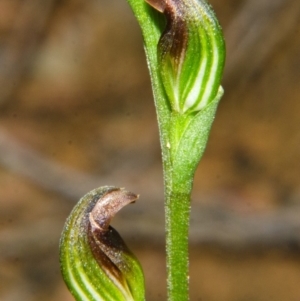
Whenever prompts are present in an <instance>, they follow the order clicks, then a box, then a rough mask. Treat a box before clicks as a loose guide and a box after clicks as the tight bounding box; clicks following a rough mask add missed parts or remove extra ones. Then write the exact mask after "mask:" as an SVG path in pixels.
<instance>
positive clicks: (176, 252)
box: [165, 171, 191, 301]
mask: <svg viewBox="0 0 300 301" xmlns="http://www.w3.org/2000/svg"><path fill="white" fill-rule="evenodd" d="M167 172H168V171H167ZM174 172H176V171H174ZM173 175H174V174H171V175H170V176H171V178H173V180H174V178H176V176H175V177H174V176H173ZM179 184H181V183H176V181H172V186H171V187H170V189H169V190H167V191H166V202H165V214H166V231H167V240H166V249H167V274H168V279H167V282H168V300H172V301H183V300H188V299H189V298H188V295H189V255H188V232H189V217H190V193H191V185H190V184H189V183H188V184H187V185H185V187H182V185H180V186H181V189H178V188H177V187H179Z"/></svg>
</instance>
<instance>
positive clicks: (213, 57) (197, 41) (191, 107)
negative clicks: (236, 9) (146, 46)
mask: <svg viewBox="0 0 300 301" xmlns="http://www.w3.org/2000/svg"><path fill="white" fill-rule="evenodd" d="M146 1H147V2H148V3H149V4H150V5H151V6H152V7H153V8H155V9H156V10H158V11H160V12H162V13H163V14H164V15H165V17H166V28H165V30H164V32H163V34H162V36H161V38H160V40H159V43H158V68H159V73H160V77H161V81H162V83H163V86H164V89H165V92H166V94H167V97H168V98H169V101H170V103H171V107H172V109H173V110H175V111H177V112H180V113H185V112H195V111H199V110H201V109H202V108H203V107H204V106H206V105H207V104H208V103H209V102H211V101H212V100H213V99H214V98H215V97H216V96H217V93H218V90H219V88H220V81H221V77H222V73H223V68H224V61H225V43H224V39H223V34H222V30H221V27H220V25H219V23H218V21H217V18H216V17H215V14H214V12H213V10H212V8H211V7H210V6H209V5H208V4H207V3H206V2H205V1H204V0H146Z"/></svg>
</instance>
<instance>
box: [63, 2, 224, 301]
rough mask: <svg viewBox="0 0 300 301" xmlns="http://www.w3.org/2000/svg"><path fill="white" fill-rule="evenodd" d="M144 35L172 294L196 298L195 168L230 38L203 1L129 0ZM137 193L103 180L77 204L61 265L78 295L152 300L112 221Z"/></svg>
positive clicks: (183, 299) (181, 300)
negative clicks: (192, 238)
mask: <svg viewBox="0 0 300 301" xmlns="http://www.w3.org/2000/svg"><path fill="white" fill-rule="evenodd" d="M128 3H129V4H130V6H131V8H132V10H133V13H134V15H135V16H136V18H137V20H138V22H139V25H140V27H141V30H142V35H143V38H144V46H145V52H146V57H147V62H148V67H149V71H150V77H151V82H152V88H153V94H154V100H155V106H156V111H157V119H158V125H159V133H160V142H161V149H162V161H163V169H164V185H165V219H166V251H167V291H168V300H169V301H187V300H188V299H189V289H188V288H189V273H188V231H189V216H190V208H191V207H190V198H191V191H192V185H193V179H194V174H195V170H196V168H197V166H198V163H199V161H200V159H201V157H202V155H203V152H204V149H205V146H206V143H207V139H208V135H209V132H210V128H211V125H212V122H213V120H214V117H215V112H216V109H217V105H218V103H219V100H220V98H221V96H222V94H223V89H222V87H221V86H220V82H221V77H222V73H223V67H224V61H225V45H224V39H223V34H222V30H221V27H220V25H219V23H218V21H217V18H216V16H215V14H214V12H213V10H212V8H211V7H210V5H209V4H208V3H207V2H205V1H204V0H147V1H144V0H128ZM136 198H137V196H135V195H134V194H133V193H130V192H127V191H125V190H123V189H118V188H114V187H102V188H99V189H96V190H94V191H92V192H90V193H88V194H87V195H86V196H85V197H83V198H82V199H81V201H80V202H79V203H78V204H77V205H76V207H75V208H74V210H73V211H72V213H71V215H70V217H69V219H68V221H67V223H66V226H65V229H64V232H63V235H62V239H61V244H60V248H61V266H62V272H63V276H64V278H65V281H66V283H67V285H68V287H69V289H70V291H71V293H72V294H73V295H74V297H75V298H76V300H77V301H82V300H86V301H98V300H104V301H108V300H114V301H120V300H134V301H140V300H145V294H144V278H143V273H142V269H141V267H140V264H139V263H138V261H137V259H136V258H135V257H134V255H133V254H132V253H130V251H129V250H128V248H127V247H126V245H125V243H124V242H123V240H122V239H121V237H120V236H119V235H118V233H117V232H116V231H115V230H114V229H113V228H112V227H110V226H109V222H110V220H111V218H112V216H113V215H114V214H115V213H116V212H117V211H118V210H120V209H121V208H122V207H123V206H125V205H126V204H128V203H131V202H133V201H134V200H135V199H136Z"/></svg>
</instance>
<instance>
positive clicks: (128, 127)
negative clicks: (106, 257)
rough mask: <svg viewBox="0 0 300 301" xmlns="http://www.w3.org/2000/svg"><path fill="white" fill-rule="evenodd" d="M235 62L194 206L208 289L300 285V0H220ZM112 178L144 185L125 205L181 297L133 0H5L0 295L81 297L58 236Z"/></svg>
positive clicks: (147, 260)
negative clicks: (63, 263) (75, 210)
mask: <svg viewBox="0 0 300 301" xmlns="http://www.w3.org/2000/svg"><path fill="white" fill-rule="evenodd" d="M211 3H212V5H213V7H214V8H215V10H216V13H217V15H218V17H219V20H220V23H221V24H222V26H223V29H224V33H225V38H226V42H227V62H226V69H225V75H224V80H223V86H224V89H225V95H224V97H223V99H222V101H221V104H220V106H219V109H218V112H217V116H216V120H215V123H214V125H213V129H212V133H211V136H210V140H209V144H208V147H207V150H206V152H205V155H204V157H203V160H202V161H201V163H200V165H199V169H198V171H197V174H196V179H195V185H194V191H193V199H192V218H191V240H190V241H191V260H190V269H191V278H190V283H191V300H192V301H200V300H201V301H221V300H222V301H268V300H272V301H282V300H285V301H299V300H300V285H299V283H300V118H299V113H300V85H299V82H300V55H299V53H300V32H299V25H300V1H298V0H259V1H258V0H240V1H238V0H223V1H217V0H214V1H211ZM102 185H116V186H121V187H126V188H127V189H129V190H132V191H133V192H136V193H139V194H140V195H141V197H140V200H139V201H138V202H137V203H136V204H134V205H132V206H128V208H125V209H124V210H123V211H122V212H121V213H120V214H119V215H118V216H117V217H116V218H115V220H114V222H113V225H114V227H115V228H116V229H117V230H119V232H120V234H121V235H122V236H123V237H124V239H125V240H126V241H127V242H128V244H129V246H130V247H131V249H132V250H133V251H134V253H135V254H136V255H137V256H138V257H139V258H140V260H141V262H142V265H143V267H144V271H145V276H146V281H147V300H148V301H159V300H166V289H165V278H166V275H165V254H164V221H163V210H164V209H163V186H162V185H163V184H162V168H161V158H160V148H159V141H158V130H157V125H156V116H155V109H154V106H153V100H152V92H151V88H150V80H149V75H148V72H147V67H146V62H145V57H144V52H143V46H142V39H141V34H140V30H139V28H138V25H137V23H136V21H135V19H134V17H133V15H132V13H131V11H130V8H129V6H128V4H127V3H126V1H125V0H98V1H95V0H89V1H86V0H69V1H68V0H65V1H59V0H44V1H38V0H0V267H1V268H0V299H1V300H2V301H20V300H22V301H37V300H43V301H48V300H63V301H67V300H73V299H72V297H71V296H70V294H69V292H68V291H67V289H66V288H65V285H64V283H63V280H62V278H61V276H60V271H59V262H58V241H59V236H60V233H61V230H62V227H63V224H64V221H65V219H66V217H67V216H68V214H69V212H70V210H71V208H72V207H73V206H74V204H75V203H76V202H77V200H78V199H79V198H80V197H81V196H83V195H84V194H85V193H86V192H88V191H89V190H91V189H93V188H95V187H98V186H102Z"/></svg>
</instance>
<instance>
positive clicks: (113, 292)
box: [60, 186, 145, 301]
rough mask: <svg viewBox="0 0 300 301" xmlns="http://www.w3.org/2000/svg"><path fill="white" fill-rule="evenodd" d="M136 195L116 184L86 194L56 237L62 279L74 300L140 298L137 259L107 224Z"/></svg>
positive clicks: (141, 280) (141, 286)
mask: <svg viewBox="0 0 300 301" xmlns="http://www.w3.org/2000/svg"><path fill="white" fill-rule="evenodd" d="M136 199H137V196H136V195H135V194H133V193H131V192H128V191H125V190H124V189H119V188H115V187H107V186H105V187H101V188H98V189H95V190H93V191H91V192H89V193H88V194H86V195H85V196H84V197H83V198H82V199H81V200H80V201H79V203H78V204H77V205H76V206H75V208H74V209H73V211H72V212H71V214H70V216H69V218H68V220H67V222H66V224H65V227H64V230H63V233H62V237H61V241H60V261H61V270H62V274H63V277H64V280H65V282H66V284H67V286H68V288H69V290H70V292H71V293H72V294H73V296H74V297H75V299H76V300H77V301H144V300H145V297H144V276H143V272H142V268H141V266H140V264H139V262H138V260H137V259H136V257H135V256H134V255H133V254H132V253H131V252H130V251H129V249H128V248H127V246H126V245H125V243H124V241H123V240H122V238H121V237H120V235H119V234H118V233H117V231H116V230H114V229H113V228H112V227H111V226H109V223H110V220H111V218H112V217H113V216H114V215H115V213H116V212H118V211H119V210H120V209H121V208H122V207H124V206H125V205H127V204H129V203H132V202H134V201H135V200H136Z"/></svg>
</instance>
